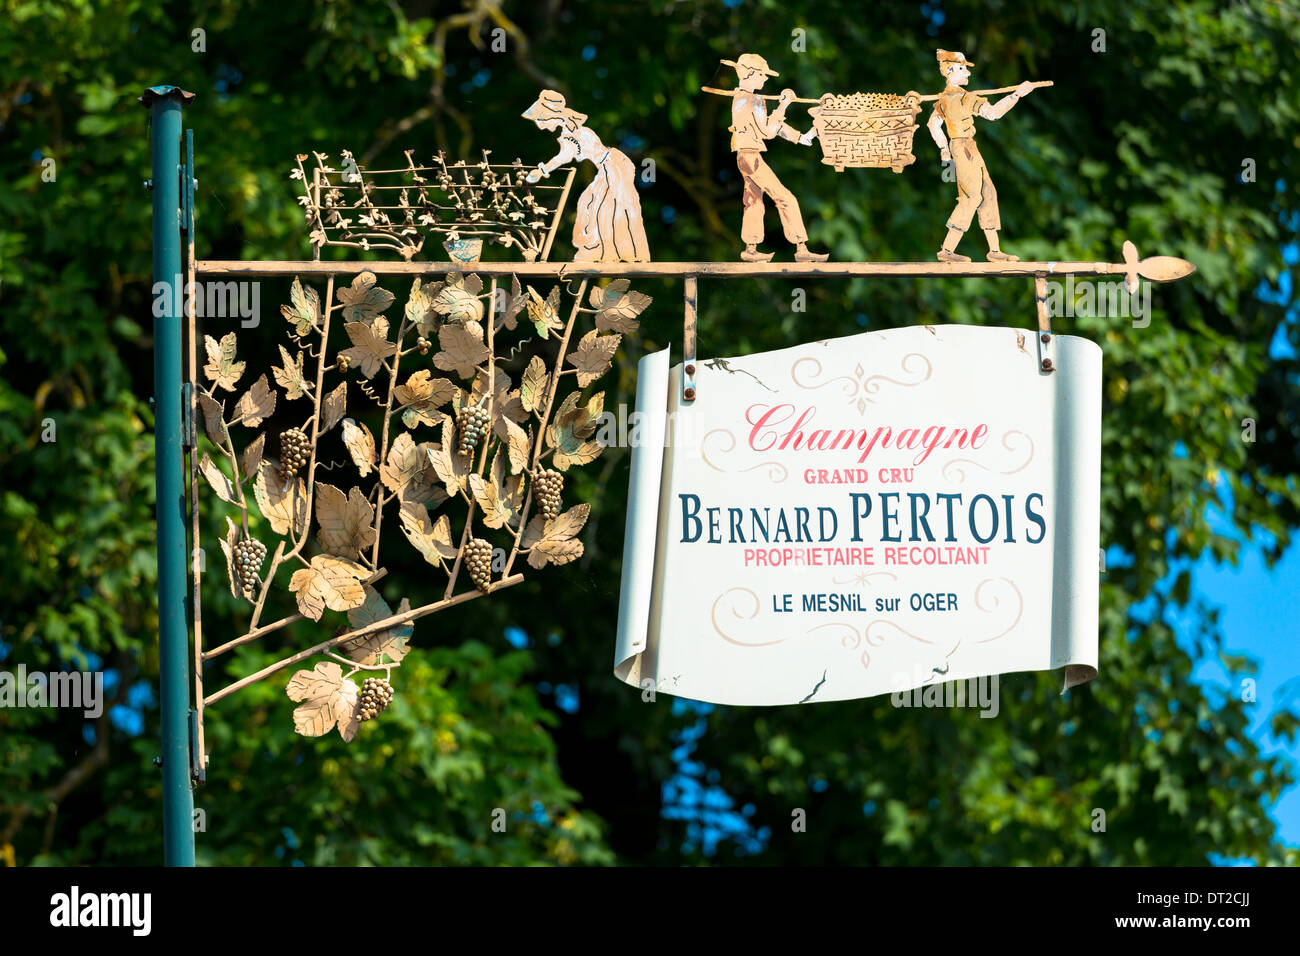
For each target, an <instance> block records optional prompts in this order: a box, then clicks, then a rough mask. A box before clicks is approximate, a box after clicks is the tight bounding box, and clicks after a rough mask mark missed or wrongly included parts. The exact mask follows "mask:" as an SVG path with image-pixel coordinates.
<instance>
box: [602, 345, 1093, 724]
mask: <svg viewBox="0 0 1300 956" xmlns="http://www.w3.org/2000/svg"><path fill="white" fill-rule="evenodd" d="M1056 348H1057V350H1058V351H1057V363H1058V370H1057V371H1056V372H1054V373H1050V374H1049V373H1044V372H1042V371H1041V370H1040V369H1039V363H1038V357H1037V349H1036V348H1035V343H1034V341H1033V338H1032V334H1030V333H1026V332H1025V331H1022V330H1017V329H1009V328H978V327H971V326H951V325H950V326H917V327H914V328H903V329H892V330H888V331H884V332H868V333H864V334H862V335H854V336H849V337H847V338H841V339H834V340H830V341H823V342H814V343H811V344H808V345H801V346H798V347H796V348H791V349H784V350H782V351H778V352H768V353H764V354H760V355H750V356H745V357H741V358H729V359H718V360H712V361H707V360H706V361H703V362H701V363H699V366H698V388H699V392H698V394H699V398H698V399H697V400H696V401H695V402H693V403H681V402H680V401H679V395H680V375H681V369H680V366H678V367H675V368H672V369H671V370H670V369H669V367H668V353H667V351H662V352H657V353H655V354H652V355H648V356H646V357H645V358H644V359H642V360H641V363H640V378H639V384H638V388H637V411H638V413H639V428H638V429H637V434H638V436H639V441H638V443H637V447H635V449H634V451H633V463H632V478H631V487H630V489H629V503H628V518H627V537H626V542H625V545H624V561H623V582H622V594H621V606H620V611H619V629H618V642H617V648H616V655H615V672H616V674H617V675H618V676H619V678H621V679H622V680H624V681H626V682H628V683H630V684H633V685H636V686H638V687H642V688H650V687H653V688H654V689H655V690H656V691H657V692H663V693H668V694H675V695H678V696H682V697H689V698H694V699H696V700H703V701H711V702H715V703H725V704H794V703H805V702H814V703H815V702H819V701H828V700H843V699H848V698H856V697H870V696H873V695H876V694H885V693H893V692H897V691H902V690H910V689H913V688H918V687H924V686H926V685H929V684H931V683H935V682H949V681H955V680H961V679H969V678H976V677H986V676H989V675H993V674H1003V673H1009V672H1015V671H1038V670H1049V669H1057V668H1064V670H1065V686H1066V687H1067V688H1068V687H1069V686H1071V685H1073V684H1077V683H1081V682H1083V681H1086V680H1089V679H1091V678H1092V677H1094V676H1095V675H1096V667H1097V589H1098V545H1099V540H1098V539H1099V522H1100V505H1099V498H1100V475H1101V350H1100V349H1099V348H1098V347H1097V346H1096V345H1095V344H1094V343H1092V342H1089V341H1086V340H1084V339H1080V338H1076V337H1072V336H1059V337H1057V338H1056Z"/></svg>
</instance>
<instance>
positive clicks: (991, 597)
mask: <svg viewBox="0 0 1300 956" xmlns="http://www.w3.org/2000/svg"><path fill="white" fill-rule="evenodd" d="M878 573H884V572H878ZM891 576H892V575H891ZM836 583H837V584H838V583H840V582H838V581H837V582H836ZM1000 585H1005V587H1007V588H1010V589H1011V594H1012V595H1014V597H1015V604H1014V607H1015V615H1014V617H1013V618H1012V620H1011V623H1010V624H1008V625H1007V626H1006V627H1005V628H1003V629H1002V630H1000V631H998V632H997V633H996V634H994V635H992V636H991V637H984V638H980V639H979V640H976V641H974V642H973V643H975V644H987V643H989V642H990V641H996V640H997V639H998V638H1000V637H1005V636H1006V635H1007V634H1010V633H1011V632H1012V631H1013V630H1015V629H1016V625H1017V624H1019V623H1020V618H1021V616H1022V615H1023V614H1024V609H1025V602H1024V597H1023V595H1021V593H1020V588H1019V587H1017V586H1016V582H1014V581H1012V580H1011V579H1010V578H985V579H984V580H983V581H981V582H980V583H979V584H978V585H976V586H975V606H976V607H977V608H979V609H980V610H981V611H984V612H985V613H986V614H993V613H994V612H996V611H998V610H1000V609H1001V607H1002V598H1001V597H999V596H998V594H997V591H996V590H995V589H996V588H998V587H999V586H1000ZM728 593H730V592H728ZM750 593H752V592H750ZM721 597H722V595H719V600H721ZM754 599H755V602H757V600H758V596H757V595H754ZM714 606H715V608H716V602H715V605H714ZM755 608H756V609H757V603H756V604H755ZM755 613H757V610H756V611H755ZM715 627H716V624H715ZM826 628H839V629H840V630H841V631H842V632H843V633H842V636H841V638H840V646H841V647H843V648H845V649H846V650H857V649H858V648H859V647H862V654H861V656H860V658H859V660H860V661H861V663H862V667H863V669H864V670H865V669H868V668H869V667H870V666H871V652H870V650H869V648H872V647H880V646H882V645H883V644H884V643H885V634H882V633H879V631H880V629H881V628H893V629H894V630H895V631H897V632H898V633H900V634H902V635H903V636H904V637H906V638H908V639H909V640H913V641H916V642H917V643H918V644H931V645H933V644H934V641H932V640H930V639H928V638H925V637H922V636H921V635H919V634H913V633H912V632H911V631H909V630H907V629H906V628H904V627H902V626H900V625H899V624H896V623H894V622H893V621H891V620H888V619H887V618H876V619H875V620H874V621H871V622H869V623H868V624H867V625H866V626H865V627H863V628H862V630H861V631H859V630H858V628H857V627H856V626H855V625H853V624H849V623H847V622H845V621H834V622H831V623H829V624H819V625H817V626H816V627H812V628H809V629H808V630H807V631H806V632H805V633H807V634H812V633H814V632H815V631H820V630H824V629H826ZM719 633H721V632H719ZM732 643H737V642H735V641H732ZM962 643H963V642H962V641H961V640H958V641H957V643H956V644H954V645H953V647H952V649H951V650H950V651H948V653H946V654H945V655H944V660H945V661H946V660H947V659H948V658H950V657H952V655H953V654H955V653H957V650H958V649H959V648H960V647H961V646H962ZM864 645H865V646H864ZM946 672H947V665H946V664H945V665H944V668H943V669H942V670H940V669H938V668H936V669H935V671H934V673H933V674H931V676H930V677H929V678H927V680H933V679H934V676H935V675H936V674H938V675H941V674H944V673H946Z"/></svg>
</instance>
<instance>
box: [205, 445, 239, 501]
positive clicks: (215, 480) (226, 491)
mask: <svg viewBox="0 0 1300 956" xmlns="http://www.w3.org/2000/svg"><path fill="white" fill-rule="evenodd" d="M199 471H200V472H201V473H202V474H203V477H204V478H206V479H207V480H208V484H209V485H211V486H212V490H213V491H215V492H216V493H217V497H218V498H220V499H221V500H222V501H225V502H228V503H230V504H232V505H237V504H239V493H238V492H237V491H236V490H235V484H234V482H233V481H231V480H230V479H229V478H227V477H226V473H225V472H224V471H222V470H221V469H220V468H218V467H217V464H216V462H214V461H213V460H212V459H211V458H209V457H208V455H207V453H206V452H204V454H203V458H202V459H201V460H200V461H199Z"/></svg>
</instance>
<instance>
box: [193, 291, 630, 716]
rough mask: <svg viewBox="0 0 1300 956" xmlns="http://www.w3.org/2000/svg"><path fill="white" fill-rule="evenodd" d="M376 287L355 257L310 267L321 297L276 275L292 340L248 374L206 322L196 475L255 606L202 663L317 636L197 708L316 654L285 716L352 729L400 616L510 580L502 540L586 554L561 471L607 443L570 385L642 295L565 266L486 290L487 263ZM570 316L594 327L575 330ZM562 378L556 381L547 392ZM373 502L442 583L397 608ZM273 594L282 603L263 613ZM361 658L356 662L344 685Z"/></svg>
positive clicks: (371, 709)
mask: <svg viewBox="0 0 1300 956" xmlns="http://www.w3.org/2000/svg"><path fill="white" fill-rule="evenodd" d="M394 302H395V297H394V295H393V293H391V292H389V291H388V290H386V289H384V288H382V287H381V286H380V285H379V283H378V281H377V280H376V277H375V275H374V274H373V273H371V272H362V273H360V274H359V275H357V276H356V278H355V279H353V280H352V282H351V284H350V285H348V286H346V287H341V288H338V289H337V290H336V289H335V286H334V280H333V279H332V278H331V279H329V280H328V284H327V285H326V288H325V293H324V298H323V299H322V297H321V296H320V294H319V293H318V292H317V290H316V289H314V288H312V287H311V286H310V285H307V284H304V283H303V282H302V281H300V280H298V279H295V280H294V282H293V285H292V289H291V293H290V303H289V304H287V305H285V306H283V307H282V309H281V312H282V314H283V316H284V319H285V320H286V322H287V323H288V326H289V328H288V330H287V335H288V343H289V347H287V348H286V347H285V346H281V347H280V348H279V357H280V360H281V364H279V365H277V366H274V367H272V368H271V369H270V370H269V374H261V375H258V376H257V377H256V378H255V379H254V380H253V382H252V384H251V386H248V387H247V388H246V390H245V384H246V383H247V381H248V379H250V378H252V377H253V372H252V370H250V369H249V368H248V362H246V361H244V360H241V359H240V358H239V357H238V352H239V343H238V341H237V338H236V335H235V333H233V332H230V333H227V334H225V335H224V336H222V337H221V338H219V339H218V338H215V337H213V336H211V335H208V336H205V337H204V346H205V350H206V355H207V359H208V361H207V365H206V366H204V368H203V379H204V381H202V382H200V383H197V385H198V387H197V389H196V392H197V403H198V409H197V411H198V418H199V419H200V420H201V421H202V422H203V431H204V436H203V438H202V439H201V441H200V453H201V454H202V464H201V465H200V468H199V471H200V473H201V474H202V476H203V480H204V481H205V482H206V484H207V485H208V486H209V487H210V488H211V490H212V491H213V492H214V493H215V495H216V497H217V498H219V499H220V500H221V501H222V502H224V503H225V505H226V506H227V507H226V509H225V510H226V514H225V527H226V533H225V536H224V538H223V540H222V541H221V549H222V551H223V552H224V553H225V556H226V565H227V571H228V574H229V584H230V593H231V595H232V596H233V597H234V598H236V599H238V600H242V601H247V602H248V603H249V604H250V605H251V609H252V611H251V617H250V619H249V622H248V629H247V631H246V632H245V633H244V634H243V635H242V636H240V637H238V638H235V639H233V640H230V641H228V642H226V643H225V644H222V645H220V646H218V647H215V648H213V649H211V650H209V651H206V652H205V653H204V654H203V659H204V660H205V661H208V660H212V659H213V658H215V657H218V656H220V655H221V654H223V653H226V652H227V651H229V650H231V649H233V648H235V647H238V646H240V645H243V644H246V643H249V642H251V641H255V640H258V639H259V638H262V637H265V636H266V635H268V634H272V633H275V632H277V631H279V630H281V629H283V628H285V627H287V626H288V625H290V624H293V623H295V622H298V621H302V620H310V621H315V622H318V623H320V624H321V631H322V640H321V641H320V642H319V643H316V644H315V645H314V646H312V647H309V648H307V649H306V650H303V651H300V652H298V653H296V654H293V655H291V656H289V657H287V658H285V659H283V660H280V661H277V662H276V663H274V664H272V665H269V666H268V667H265V668H263V669H262V670H260V671H257V672H256V673H253V674H250V675H247V676H246V677H243V678H241V679H239V680H237V681H235V682H234V683H232V684H230V685H228V686H227V687H224V688H222V689H221V690H219V691H217V692H215V693H213V694H212V695H210V696H209V697H207V698H206V699H205V704H212V703H215V702H216V701H218V700H221V699H222V698H224V697H226V696H229V695H230V694H233V693H235V692H236V691H238V690H240V689H241V688H243V687H246V686H248V685H249V684H251V683H254V682H256V681H258V680H261V679H262V678H264V677H267V676H269V675H271V674H273V673H275V672H277V671H279V670H281V669H283V668H286V667H289V666H291V665H293V664H296V663H299V662H300V661H305V660H307V659H308V658H310V657H313V656H316V655H323V656H324V657H325V658H326V660H323V661H320V662H318V663H316V664H315V666H314V667H313V668H312V669H310V670H299V671H297V672H296V673H295V674H294V675H293V677H292V679H291V680H290V681H289V684H288V686H287V688H286V693H287V694H288V696H289V697H290V699H292V700H293V701H295V702H296V703H297V704H298V707H297V709H296V710H295V711H294V726H295V728H296V729H297V730H298V732H299V733H300V734H303V735H306V736H320V735H322V734H325V733H328V732H330V731H331V730H335V729H337V731H338V732H339V734H340V736H342V737H343V739H344V740H352V739H353V738H354V737H355V736H356V733H357V730H358V728H359V726H360V724H361V723H364V722H365V721H367V720H370V719H374V718H375V717H377V716H378V715H379V714H380V713H381V712H382V711H383V710H384V709H385V708H386V707H387V706H388V704H389V702H390V701H391V700H392V699H393V694H394V691H393V688H392V685H391V679H392V675H393V671H394V669H395V668H397V667H400V665H401V662H402V659H403V658H404V657H405V656H406V654H407V652H408V650H409V640H410V638H411V636H412V633H413V630H414V627H413V625H414V622H415V621H416V620H418V619H419V618H422V617H425V616H426V615H429V614H433V613H436V612H438V611H441V610H445V609H446V608H448V607H451V606H454V605H456V604H460V603H464V602H465V601H468V600H472V599H474V598H477V597H480V596H482V595H485V594H488V593H491V592H493V591H495V590H499V589H501V588H505V587H510V586H512V585H514V584H517V583H518V582H519V581H521V580H522V579H523V575H522V574H512V569H513V567H514V564H515V561H516V560H517V559H518V558H519V557H521V556H523V557H526V559H527V562H528V565H529V566H530V567H532V568H534V569H538V570H540V569H542V568H544V567H546V566H547V565H548V564H554V565H563V564H568V563H570V562H572V561H574V560H576V559H577V558H579V557H580V556H581V555H582V553H583V545H582V542H581V541H580V540H579V539H578V534H579V532H580V531H581V530H582V528H583V526H584V525H585V523H586V521H587V516H588V512H589V506H588V505H586V504H575V505H573V506H572V507H570V508H568V509H567V510H564V508H563V504H562V501H563V497H564V478H565V473H566V472H568V471H569V469H571V468H573V467H574V466H578V465H585V464H588V463H589V462H591V461H593V460H594V459H595V458H596V457H597V456H599V455H600V453H601V452H602V451H603V450H604V446H603V445H602V444H601V443H600V442H599V441H597V440H596V438H595V433H596V429H597V424H598V420H599V419H600V416H601V414H602V412H603V410H604V393H603V392H597V393H596V394H594V395H591V396H590V397H589V398H587V400H586V402H585V403H581V404H580V401H581V397H582V395H583V394H584V393H585V392H586V391H589V390H588V389H587V386H589V385H590V384H591V383H593V382H595V381H596V380H598V379H599V378H600V377H601V376H603V375H604V374H605V373H606V372H607V371H609V369H610V367H611V363H612V360H613V357H614V355H615V353H616V352H617V350H618V346H619V344H620V342H621V340H622V336H623V335H624V334H626V333H629V332H634V331H635V330H636V329H637V327H638V325H639V320H638V318H637V317H638V315H639V314H640V313H641V312H642V311H643V310H644V309H645V308H646V307H647V306H648V305H649V303H650V299H649V297H648V296H645V295H642V294H641V293H637V292H631V291H630V290H629V289H628V281H627V280H626V279H618V280H615V281H613V282H611V283H609V284H608V285H605V286H603V287H594V288H592V289H591V290H590V294H589V295H588V283H587V282H585V281H584V282H582V283H580V284H578V285H577V287H576V290H575V291H574V292H573V294H572V297H571V300H570V301H569V302H567V303H566V302H565V297H564V293H563V292H562V291H561V288H560V287H559V286H556V287H554V288H552V289H551V290H549V292H544V291H539V290H537V289H534V288H532V287H521V285H520V283H519V280H518V279H517V278H515V279H512V281H511V285H510V288H509V290H506V289H498V288H497V281H496V280H495V279H493V280H491V282H490V283H489V284H488V285H486V286H485V284H484V283H483V281H482V280H481V279H480V278H479V277H478V276H475V275H466V274H463V273H460V272H452V273H448V274H447V275H446V277H445V278H444V280H443V281H439V282H433V283H430V284H427V285H426V284H424V283H423V282H422V281H421V280H420V279H416V280H415V281H414V282H413V283H412V285H411V287H410V291H409V294H408V297H407V300H406V302H405V304H404V305H403V306H402V308H401V309H400V311H399V312H398V313H397V314H396V315H393V316H391V317H389V315H387V314H386V313H388V312H390V309H391V307H392V306H393V304H394ZM582 315H590V316H592V319H593V324H594V328H592V329H591V330H590V331H588V332H587V333H586V334H583V335H581V336H580V337H579V336H577V335H576V334H575V329H576V328H577V324H578V319H579V316H582ZM519 339H523V341H524V342H531V343H533V345H532V348H531V349H530V350H529V351H530V352H535V353H536V352H538V351H539V349H538V345H539V344H540V343H542V342H543V341H545V340H551V339H553V340H554V342H556V343H558V347H557V348H550V347H548V348H546V349H545V350H544V351H541V352H540V354H532V355H531V357H529V355H528V353H527V352H525V351H524V350H523V348H522V344H521V343H519V342H518V341H517V340H519ZM551 344H552V343H551V342H549V341H548V342H546V345H547V346H550V345H551ZM569 376H572V377H573V378H572V382H573V386H574V387H571V388H568V389H564V390H563V394H562V389H561V385H562V384H564V383H565V382H567V381H568V380H569ZM350 386H355V387H350ZM227 393H228V394H227ZM359 393H364V395H365V396H367V397H368V400H367V401H357V398H358V397H359ZM295 402H298V403H302V405H301V406H299V408H300V410H299V411H295V410H294V404H293V403H295ZM375 406H377V408H376V407H375ZM327 462H328V464H327ZM325 472H328V480H324V479H325V478H326V475H325V474H324V473H325ZM530 515H531V518H530ZM385 517H388V518H389V519H390V523H391V520H392V519H394V518H395V519H396V520H397V521H398V522H399V524H400V528H401V535H402V537H405V539H406V541H407V543H408V544H410V546H411V547H412V548H414V549H415V551H416V552H417V553H418V554H419V555H420V557H422V558H423V559H424V561H425V562H426V563H427V564H429V565H430V566H431V568H432V569H433V571H434V572H435V575H434V576H435V577H436V576H439V575H440V576H442V577H444V578H445V581H446V583H445V588H444V589H443V591H442V593H441V595H440V596H437V597H435V598H434V599H433V600H431V601H429V602H427V603H423V604H420V605H418V606H415V607H412V606H411V602H410V600H409V599H408V598H406V597H403V598H402V599H401V602H400V604H399V605H398V606H397V608H396V609H394V608H393V607H392V606H391V605H390V604H389V603H388V601H387V600H385V598H384V597H383V596H382V595H381V593H380V591H379V589H378V588H377V587H376V585H377V584H378V582H379V581H380V580H381V579H382V578H384V577H385V576H386V574H387V569H386V568H385V567H384V565H383V562H382V559H381V553H382V552H381V543H382V544H388V543H389V542H391V541H392V540H393V535H392V534H388V535H385V534H384V533H383V532H384V518H385ZM268 552H269V554H270V557H269V564H267V560H268ZM465 577H468V579H469V581H468V584H469V587H464V586H463V585H464V584H465V583H466V582H465V581H464V578H465ZM458 586H460V587H458ZM276 605H289V606H290V607H292V610H291V611H289V613H284V614H283V616H281V617H279V618H278V619H277V620H275V621H274V622H272V623H269V624H263V623H261V621H262V618H263V613H264V611H267V610H268V609H269V608H271V607H273V606H276ZM277 613H282V612H277ZM326 621H334V622H336V623H337V625H338V626H337V629H335V624H334V623H331V624H326ZM331 632H332V633H331ZM362 672H364V673H366V674H368V675H370V676H368V677H366V678H364V679H363V680H362V681H361V683H360V684H359V685H358V684H357V683H356V682H355V681H353V680H352V677H353V675H356V674H359V673H362Z"/></svg>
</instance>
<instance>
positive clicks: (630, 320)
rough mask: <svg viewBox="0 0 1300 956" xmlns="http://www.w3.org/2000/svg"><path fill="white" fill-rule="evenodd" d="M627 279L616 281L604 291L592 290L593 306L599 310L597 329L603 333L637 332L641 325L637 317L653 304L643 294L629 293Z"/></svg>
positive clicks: (648, 297) (625, 333)
mask: <svg viewBox="0 0 1300 956" xmlns="http://www.w3.org/2000/svg"><path fill="white" fill-rule="evenodd" d="M627 287H628V280H627V279H615V280H614V281H613V282H611V283H610V284H609V285H607V286H605V288H604V289H600V288H595V289H592V290H591V305H592V307H593V308H595V309H598V310H599V311H598V312H597V313H596V328H597V329H598V330H599V331H601V332H619V333H622V334H624V335H627V334H629V333H632V332H635V331H636V330H637V329H638V328H639V327H640V325H641V323H640V322H638V321H637V318H636V317H637V316H638V315H640V314H641V313H642V312H644V311H645V309H646V307H647V306H648V305H649V304H650V303H651V301H652V300H651V298H650V296H648V295H646V294H645V293H643V292H629V291H628V288H627Z"/></svg>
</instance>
